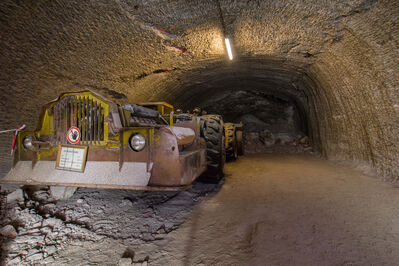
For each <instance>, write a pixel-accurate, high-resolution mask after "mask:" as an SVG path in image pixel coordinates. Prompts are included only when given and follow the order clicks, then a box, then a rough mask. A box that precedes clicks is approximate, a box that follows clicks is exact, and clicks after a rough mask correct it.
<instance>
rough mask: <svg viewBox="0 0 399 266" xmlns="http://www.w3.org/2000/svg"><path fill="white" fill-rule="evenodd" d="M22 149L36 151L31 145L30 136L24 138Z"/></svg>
mask: <svg viewBox="0 0 399 266" xmlns="http://www.w3.org/2000/svg"><path fill="white" fill-rule="evenodd" d="M24 148H25V149H27V150H30V151H34V150H36V147H35V146H34V145H33V137H32V136H26V137H25V138H24Z"/></svg>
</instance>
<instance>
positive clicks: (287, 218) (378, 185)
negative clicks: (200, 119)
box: [2, 155, 399, 265]
mask: <svg viewBox="0 0 399 266" xmlns="http://www.w3.org/2000/svg"><path fill="white" fill-rule="evenodd" d="M397 192H398V189H397V188H394V187H392V186H391V185H389V184H388V183H383V182H381V181H379V180H377V179H374V178H371V177H368V176H364V175H362V174H361V173H360V172H357V171H355V170H353V169H350V168H347V167H345V166H339V165H337V164H336V163H333V162H330V161H325V160H321V159H318V158H315V157H312V156H310V155H250V156H246V157H243V158H240V159H239V160H238V161H236V162H233V163H230V164H228V165H227V177H226V180H225V183H224V184H223V186H220V185H219V186H217V185H207V184H203V183H200V182H196V183H195V184H194V185H193V187H192V188H191V189H190V190H188V191H184V192H181V193H170V192H169V193H153V192H133V191H112V190H92V189H80V190H79V191H78V192H77V193H76V194H75V195H74V196H73V198H71V199H69V200H67V201H59V202H57V203H52V202H48V201H47V199H46V193H45V192H39V193H38V192H36V193H34V195H31V199H29V200H25V202H24V203H23V204H20V205H19V206H12V205H8V217H9V218H8V223H10V224H11V225H13V226H14V227H16V228H17V236H16V237H15V238H8V239H3V245H2V249H3V255H5V256H8V257H9V258H8V260H10V262H11V263H10V264H12V263H15V264H20V263H29V262H35V261H36V262H38V263H52V264H57V265H88V264H112V265H115V264H118V263H119V264H123V265H126V263H130V262H134V263H137V265H141V264H147V263H148V264H150V265H397V263H398V261H399V207H398V205H397V203H398V202H399V194H398V193H397ZM122 257H124V258H122Z"/></svg>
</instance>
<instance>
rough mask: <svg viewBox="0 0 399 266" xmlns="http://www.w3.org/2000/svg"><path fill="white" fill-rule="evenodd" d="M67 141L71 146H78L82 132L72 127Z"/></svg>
mask: <svg viewBox="0 0 399 266" xmlns="http://www.w3.org/2000/svg"><path fill="white" fill-rule="evenodd" d="M66 137H67V140H68V142H69V143H71V144H76V143H78V142H79V140H80V130H79V128H77V127H71V128H70V129H69V130H68V133H67V136H66Z"/></svg>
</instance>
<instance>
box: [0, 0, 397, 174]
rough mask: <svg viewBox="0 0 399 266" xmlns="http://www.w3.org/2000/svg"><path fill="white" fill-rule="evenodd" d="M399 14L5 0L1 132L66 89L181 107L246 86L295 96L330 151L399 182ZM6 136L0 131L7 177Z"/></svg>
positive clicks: (320, 7) (279, 5) (0, 31)
mask: <svg viewBox="0 0 399 266" xmlns="http://www.w3.org/2000/svg"><path fill="white" fill-rule="evenodd" d="M218 3H219V4H220V8H219V5H218ZM398 13H399V4H398V3H397V2H396V1H373V0H354V1H299V0H295V1H294V0H293V1H223V0H220V1H219V2H218V1H189V2H187V1H183V0H176V1H155V0H154V1H144V0H141V1H139V0H137V1H128V0H114V1H65V0H64V1H61V0H57V1H12V0H5V1H2V2H1V3H0V27H1V28H0V38H1V39H0V40H1V47H0V63H1V65H0V68H1V73H0V90H1V94H2V97H1V106H0V111H1V114H2V116H1V118H0V122H1V127H2V128H4V129H8V128H15V127H17V126H18V125H20V124H21V123H26V124H27V125H28V128H29V129H33V128H34V127H35V125H36V123H37V118H38V114H39V109H40V106H41V105H42V104H43V103H44V102H46V101H49V100H52V99H53V98H55V97H56V96H57V95H58V94H59V93H60V92H62V91H69V90H78V89H86V88H91V89H94V90H95V91H98V92H99V93H102V94H104V95H106V96H108V97H111V98H113V99H114V100H115V101H117V102H128V101H129V102H140V101H143V100H166V101H169V102H172V103H173V104H175V105H177V106H179V105H180V106H184V105H186V106H187V105H190V104H191V105H201V104H206V101H207V100H208V99H209V98H212V97H213V95H216V94H218V95H219V96H218V97H224V96H223V95H225V96H228V95H229V94H230V93H231V91H239V90H242V89H243V87H244V86H245V88H244V89H245V90H246V91H249V92H250V93H252V92H256V93H261V94H262V93H263V94H265V93H266V94H269V95H280V96H281V95H283V96H285V97H288V98H289V99H291V100H292V101H293V102H295V105H296V106H297V107H298V110H301V111H298V112H299V113H301V116H302V121H305V120H306V121H305V122H304V124H306V127H307V131H308V133H309V135H310V137H311V139H312V141H313V143H314V146H315V147H316V148H317V149H318V150H319V151H321V152H322V153H323V154H324V155H325V156H326V157H327V158H334V159H346V160H354V161H363V162H367V163H369V164H370V165H372V166H373V167H374V168H375V169H376V170H378V173H379V174H380V175H381V176H382V177H386V178H390V179H397V178H398V175H399V166H398V162H399V137H398V135H399V134H398V132H399V121H398V120H399V119H398V116H399V85H398V82H399V74H398V54H399V50H398V39H399V27H398V22H399V21H398V16H397V14H398ZM224 34H225V35H226V36H229V37H230V38H231V41H232V44H233V52H234V56H235V58H234V60H233V61H232V62H228V60H227V56H226V53H225V47H224V44H223V41H224V40H223V38H224ZM204 95H207V97H204ZM10 138H11V134H8V135H7V134H3V135H1V136H0V147H1V148H0V149H1V150H0V154H1V169H0V170H1V171H2V172H3V173H4V172H5V171H7V169H8V168H9V167H10V156H9V146H10V142H11V139H10Z"/></svg>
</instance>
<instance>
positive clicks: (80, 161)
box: [55, 145, 87, 172]
mask: <svg viewBox="0 0 399 266" xmlns="http://www.w3.org/2000/svg"><path fill="white" fill-rule="evenodd" d="M86 155H87V147H84V146H71V145H59V146H58V155H57V163H56V167H55V168H57V169H59V170H66V171H74V172H84V169H85V165H86Z"/></svg>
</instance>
